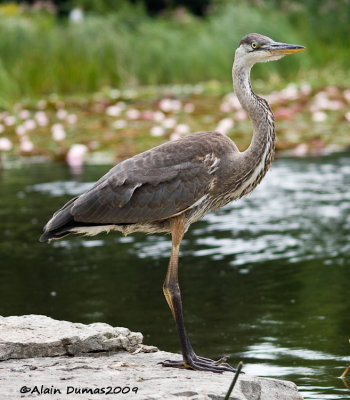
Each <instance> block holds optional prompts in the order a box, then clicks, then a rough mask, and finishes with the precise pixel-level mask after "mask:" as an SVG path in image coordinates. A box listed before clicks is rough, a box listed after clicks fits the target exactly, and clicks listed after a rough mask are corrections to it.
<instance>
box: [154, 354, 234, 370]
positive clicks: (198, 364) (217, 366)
mask: <svg viewBox="0 0 350 400" xmlns="http://www.w3.org/2000/svg"><path fill="white" fill-rule="evenodd" d="M226 360H227V359H226V358H225V357H223V358H220V360H217V361H213V360H211V359H209V358H205V357H198V356H196V355H194V356H191V357H189V358H188V359H187V360H186V361H184V360H182V361H172V360H165V361H163V362H161V363H160V364H162V365H163V367H173V368H185V369H193V370H196V371H210V372H216V373H222V372H225V371H229V372H236V370H235V369H234V368H232V367H231V365H230V364H228V363H226Z"/></svg>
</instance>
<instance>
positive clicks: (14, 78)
mask: <svg viewBox="0 0 350 400" xmlns="http://www.w3.org/2000/svg"><path fill="white" fill-rule="evenodd" d="M79 3H82V6H84V7H85V8H88V4H89V3H91V1H89V0H80V1H79ZM110 3H111V4H112V3H114V2H112V1H109V0H104V1H101V2H94V4H96V6H95V8H94V9H91V10H90V12H85V13H84V17H83V19H82V20H81V21H80V22H75V23H73V22H72V21H71V20H69V19H68V18H67V19H62V18H60V19H58V18H57V17H56V16H55V15H54V14H50V13H49V12H44V11H42V12H40V10H39V11H38V10H36V11H35V10H34V11H33V10H27V11H23V10H22V9H21V8H20V7H19V6H15V5H13V4H5V5H2V6H1V7H0V86H1V93H0V104H2V105H4V104H7V103H13V102H14V101H18V100H19V99H23V98H38V97H39V96H42V95H45V94H48V93H52V92H57V93H61V94H70V93H89V92H93V91H96V90H98V89H99V88H101V87H103V86H113V87H123V86H124V87H125V86H135V85H149V84H168V83H195V82H199V81H207V80H221V81H225V82H230V80H231V77H230V68H231V62H232V58H233V53H234V50H235V47H236V46H237V44H238V42H239V40H240V38H241V37H242V36H243V35H245V34H247V33H249V32H259V33H263V34H265V35H268V36H271V37H272V38H274V39H275V40H278V41H287V42H295V43H299V44H303V45H306V47H307V52H305V53H304V54H302V55H299V56H296V57H290V58H289V57H288V58H287V59H285V60H282V61H281V62H279V63H273V64H269V65H268V66H267V67H266V66H265V65H259V67H257V68H256V72H254V73H255V76H258V77H259V76H260V77H263V78H264V80H265V81H266V80H268V81H269V83H270V82H271V81H273V82H277V83H278V81H279V79H280V78H279V76H282V77H285V78H288V79H291V78H293V77H296V75H299V76H298V79H300V78H307V79H308V80H311V81H312V82H313V83H335V82H336V83H339V81H342V83H345V84H347V83H349V81H348V79H349V78H346V71H347V68H348V67H347V65H348V57H349V55H348V54H349V48H348V30H349V26H350V25H349V18H348V16H349V4H348V2H347V1H345V0H333V1H324V2H322V3H320V2H317V1H316V0H309V1H308V2H305V3H303V2H302V1H299V0H293V1H284V2H283V1H282V2H277V0H266V1H258V0H250V1H249V2H245V1H242V0H236V1H220V2H214V3H213V4H214V5H215V7H213V8H212V9H211V11H210V12H209V13H208V14H207V15H206V16H205V17H203V18H199V17H196V16H194V15H193V14H190V13H188V12H186V11H185V10H177V11H176V10H175V11H174V12H173V13H167V14H165V15H159V16H157V17H151V16H150V15H149V14H148V13H147V12H146V10H145V7H144V6H143V5H142V4H139V3H137V4H135V5H132V4H130V3H128V2H126V1H121V2H115V3H114V4H118V6H117V5H116V6H115V7H114V8H112V6H110V7H111V10H112V11H113V12H110V13H99V12H97V11H96V10H97V4H99V7H100V8H101V7H102V8H103V7H107V9H108V7H109V4H110ZM72 4H73V3H72ZM102 8H101V10H100V11H101V12H102V11H103V9H102ZM105 10H106V9H105ZM344 77H345V78H344ZM344 79H345V82H344ZM325 81H327V82H325Z"/></svg>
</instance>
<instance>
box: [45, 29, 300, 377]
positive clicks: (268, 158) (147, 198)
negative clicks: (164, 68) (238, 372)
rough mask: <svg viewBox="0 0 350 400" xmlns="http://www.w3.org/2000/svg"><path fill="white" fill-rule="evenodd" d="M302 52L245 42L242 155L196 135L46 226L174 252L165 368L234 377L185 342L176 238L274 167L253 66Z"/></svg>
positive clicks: (217, 137) (227, 143)
mask: <svg viewBox="0 0 350 400" xmlns="http://www.w3.org/2000/svg"><path fill="white" fill-rule="evenodd" d="M303 49H304V47H303V46H298V45H294V44H286V43H279V42H274V41H273V40H272V39H270V38H268V37H266V36H263V35H259V34H256V33H252V34H249V35H247V36H245V37H244V38H243V39H242V40H241V42H240V44H239V46H238V48H237V50H236V54H235V60H234V64H233V68H232V76H233V82H234V89H235V92H236V94H237V96H238V99H239V101H240V102H241V104H242V106H243V108H244V109H245V110H246V112H247V113H248V114H249V117H250V119H251V120H252V123H253V138H252V141H251V144H250V146H249V147H248V149H247V150H245V151H243V152H240V151H239V150H238V148H237V146H236V145H235V144H234V143H233V142H232V141H231V140H230V139H229V138H228V137H226V136H225V135H223V134H221V133H218V132H200V133H195V134H192V135H189V136H186V137H183V138H181V139H179V140H175V141H172V142H168V143H164V144H162V145H160V146H157V147H154V148H153V149H150V150H148V151H145V152H144V153H141V154H138V155H135V156H134V157H131V158H129V159H127V160H125V161H122V162H120V163H119V164H117V165H116V166H115V167H113V168H112V169H111V170H110V171H109V172H107V174H106V175H104V176H103V177H102V178H101V179H100V180H98V181H97V182H96V183H95V185H94V186H93V187H92V188H91V189H90V190H88V191H87V192H85V193H83V194H82V195H80V196H78V197H75V198H74V199H72V200H70V201H68V203H66V204H65V205H64V206H63V207H62V208H61V209H60V210H58V211H57V212H56V213H55V214H54V215H53V217H52V218H51V219H50V220H49V222H48V223H47V224H46V226H45V227H44V233H43V234H42V236H41V238H40V240H41V241H50V240H54V239H61V238H62V237H63V236H66V235H68V234H69V233H83V234H86V235H96V234H98V233H100V232H109V231H112V230H117V231H120V232H122V233H123V234H124V235H128V234H130V233H133V232H136V231H140V232H147V233H155V232H166V233H170V234H171V237H172V250H171V257H170V262H169V267H168V271H167V274H166V278H165V281H164V285H163V291H164V295H165V298H166V300H167V302H168V305H169V307H170V309H171V312H172V314H173V317H174V319H175V322H176V325H177V329H178V334H179V337H180V344H181V349H182V355H183V360H181V361H171V360H166V361H164V362H163V363H162V364H163V366H166V367H178V368H189V369H194V370H205V371H212V372H222V371H233V368H232V367H231V366H230V365H229V364H227V363H226V362H225V361H226V360H225V359H221V360H219V361H213V360H210V359H207V358H203V357H199V356H197V355H196V354H195V353H194V351H193V349H192V346H191V344H190V341H189V338H188V336H187V333H186V330H185V325H184V318H183V313H182V302H181V295H180V288H179V282H178V258H179V249H180V243H181V240H182V238H183V236H184V234H185V232H186V231H187V229H188V228H189V226H190V225H191V224H192V223H193V222H195V221H197V220H198V219H200V218H201V217H203V216H204V214H206V213H207V212H208V211H212V210H217V209H218V208H220V207H222V206H224V205H225V204H227V203H229V202H230V201H232V200H235V199H238V198H240V197H242V196H244V195H246V194H247V193H249V192H250V191H252V190H253V189H254V188H255V187H256V186H257V184H258V183H259V182H260V181H261V179H262V178H263V177H264V175H265V173H266V171H267V170H268V168H269V167H270V165H271V162H272V158H273V154H274V144H275V127H274V118H273V114H272V111H271V109H270V107H269V105H268V103H267V102H266V100H264V99H262V98H261V97H259V96H257V95H256V94H255V93H254V92H253V91H252V88H251V84H250V70H251V68H252V66H253V65H254V64H255V63H257V62H264V61H272V60H278V59H280V58H282V57H283V56H285V55H286V54H292V53H296V52H298V51H301V50H303Z"/></svg>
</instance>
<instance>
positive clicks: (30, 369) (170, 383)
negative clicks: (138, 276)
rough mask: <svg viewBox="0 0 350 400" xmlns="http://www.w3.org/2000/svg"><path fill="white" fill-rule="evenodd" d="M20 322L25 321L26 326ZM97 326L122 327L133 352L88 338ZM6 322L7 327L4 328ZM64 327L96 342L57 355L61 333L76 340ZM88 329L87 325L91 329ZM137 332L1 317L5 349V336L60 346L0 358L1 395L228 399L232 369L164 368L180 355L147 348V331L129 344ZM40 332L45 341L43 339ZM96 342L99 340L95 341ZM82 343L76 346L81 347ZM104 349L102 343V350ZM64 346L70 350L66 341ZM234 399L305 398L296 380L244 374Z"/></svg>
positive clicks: (14, 398) (12, 399)
mask: <svg viewBox="0 0 350 400" xmlns="http://www.w3.org/2000/svg"><path fill="white" fill-rule="evenodd" d="M21 321H22V322H23V321H25V323H24V325H23V329H22V327H21ZM30 321H32V322H33V324H31V322H30ZM45 321H46V322H47V323H50V324H51V326H53V325H54V324H57V325H56V327H59V326H60V327H61V328H60V331H59V332H58V330H56V332H52V334H53V336H52V338H50V337H48V336H45V335H43V332H44V331H45V329H46V328H45V327H43V326H42V324H43V323H45ZM52 321H54V322H52ZM11 324H12V325H13V326H15V331H16V333H15V334H14V335H13V337H12V342H9V341H8V339H9V335H10V331H11V329H10V326H11ZM96 325H97V330H98V333H97V334H96V332H95V335H97V337H99V336H98V335H99V334H101V330H100V328H101V325H102V326H103V330H102V332H106V329H107V331H108V332H114V333H115V334H116V335H117V337H119V336H120V335H121V332H124V334H123V335H124V336H123V337H129V336H130V338H129V339H128V341H127V344H126V347H127V348H128V350H129V351H132V353H130V352H129V351H126V350H125V348H124V349H121V348H119V347H118V352H115V353H110V351H111V350H110V349H109V345H102V344H101V343H104V339H103V337H105V336H104V335H103V334H102V339H101V338H100V337H99V339H98V340H97V342H96V341H94V340H92V339H89V340H87V339H86V338H91V337H93V335H92V336H91V335H90V333H91V332H90V329H94V328H96ZM35 326H39V330H38V331H39V332H40V335H39V334H38V332H36V329H35ZM77 326H78V328H77ZM3 327H6V329H4V331H3ZM63 327H65V328H67V329H68V331H69V332H71V333H72V334H74V335H75V336H74V337H76V331H75V329H81V331H82V332H87V333H86V334H85V333H84V335H82V336H81V337H80V339H83V338H85V339H86V340H85V342H84V340H82V343H83V344H84V345H83V346H82V348H83V349H85V350H87V349H88V348H89V347H86V343H93V344H94V345H93V346H92V348H93V351H92V352H91V351H87V352H85V353H82V352H81V353H80V354H84V356H82V355H80V356H74V357H72V354H75V353H74V352H72V350H70V348H69V347H68V349H69V351H68V352H66V353H65V354H66V355H60V354H57V353H58V351H57V349H61V347H60V346H61V345H60V344H59V343H61V339H62V337H63V338H66V339H67V338H68V339H69V340H71V337H70V336H69V335H68V336H67V330H65V329H63ZM70 329H72V330H70ZM86 329H88V330H87V331H86ZM120 329H121V330H122V331H120ZM115 330H116V331H115ZM21 332H22V333H23V338H22V334H21ZM46 332H48V331H46ZM64 332H65V333H64ZM116 332H119V333H118V334H117V333H116ZM128 332H129V333H128ZM133 334H134V333H133V332H130V331H129V330H128V329H126V328H113V327H111V326H109V325H107V324H91V325H83V324H73V323H69V322H66V321H55V320H52V319H51V318H48V317H43V316H35V315H34V316H23V317H7V318H3V317H1V318H0V349H2V348H3V345H4V341H3V340H4V338H5V339H6V340H7V343H16V345H17V347H18V348H19V347H20V345H21V344H22V345H23V346H24V347H28V349H29V348H30V347H31V346H32V344H34V346H37V347H36V348H40V345H41V344H42V345H43V346H44V345H45V348H46V350H45V351H46V352H49V350H48V349H47V347H48V346H51V345H52V347H53V348H55V351H52V354H51V353H50V355H51V356H50V357H43V356H42V354H43V353H42V352H39V353H38V354H41V355H40V356H39V357H38V358H35V357H33V358H22V359H19V356H20V353H19V352H12V354H15V355H16V359H9V358H8V359H7V360H4V361H2V362H0V398H1V399H4V400H18V399H32V398H38V399H39V398H40V399H50V400H68V399H84V400H93V399H98V400H100V399H114V400H115V399H118V398H121V399H135V400H161V399H162V400H175V399H176V400H223V398H224V396H225V394H226V392H227V390H228V388H229V386H230V383H231V381H232V378H233V374H232V373H230V372H225V373H223V374H214V373H211V372H199V371H189V370H183V369H175V368H164V367H162V366H161V365H160V364H159V363H160V362H161V361H163V360H165V359H180V358H181V356H180V355H179V354H172V353H166V352H163V351H156V352H151V353H145V352H144V351H154V350H156V348H153V347H148V346H144V345H142V343H141V341H142V335H141V334H139V333H136V334H135V335H136V336H135V337H137V338H138V339H137V344H134V345H131V346H130V343H134V340H136V339H132V338H133V337H134V335H133ZM85 335H86V336H85ZM107 336H108V335H107ZM40 337H41V340H42V342H40V340H39V339H40ZM140 338H141V341H140ZM22 339H23V340H22ZM34 339H35V340H34ZM100 339H101V341H100ZM111 339H113V337H107V339H106V340H107V342H108V340H111ZM121 342H122V341H121ZM57 343H58V344H57ZM74 343H76V342H74ZM77 343H79V340H77ZM95 343H99V344H98V345H95ZM124 344H125V343H124ZM79 346H80V345H79ZM79 346H78V345H77V346H73V347H72V348H73V349H76V348H81V347H79ZM106 346H107V347H106ZM99 348H102V350H100V352H99V350H98V349H99ZM106 348H108V349H109V350H108V352H106ZM28 349H27V350H26V351H24V352H22V354H23V355H28V354H29V353H30V352H29V350H28ZM63 349H67V346H66V347H63ZM60 351H61V350H60ZM6 354H7V356H6V357H8V355H9V352H7V353H6ZM77 354H78V353H77ZM52 355H54V356H52ZM69 355H70V356H69ZM3 359H4V358H3ZM21 391H22V393H21ZM108 391H111V393H110V394H106V393H107V392H108ZM113 392H114V394H113ZM230 399H231V400H302V399H303V398H302V396H301V395H300V394H299V393H298V390H297V387H296V385H295V384H294V383H292V382H288V381H281V380H277V379H267V378H258V377H253V376H248V375H244V374H242V375H240V377H239V379H238V381H237V384H236V386H235V388H234V391H233V392H232V394H231V397H230Z"/></svg>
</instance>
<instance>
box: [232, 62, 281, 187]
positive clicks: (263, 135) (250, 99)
mask: <svg viewBox="0 0 350 400" xmlns="http://www.w3.org/2000/svg"><path fill="white" fill-rule="evenodd" d="M232 77H233V85H234V89H235V92H236V95H237V97H238V99H239V101H240V103H241V105H242V107H243V108H244V110H245V111H246V112H247V113H248V115H249V117H250V119H251V121H252V123H253V138H252V141H251V143H250V146H249V147H248V149H247V150H246V151H244V152H243V153H242V156H243V159H244V166H245V168H244V169H245V170H246V172H247V173H248V172H249V171H251V172H252V173H254V172H255V173H256V174H259V177H260V176H261V177H260V179H261V178H262V177H263V176H264V175H265V173H266V171H267V169H268V168H269V167H270V165H271V162H272V159H273V155H274V149H275V124H274V118H273V114H272V111H271V109H270V107H269V105H268V103H267V102H266V100H264V99H262V98H260V97H259V96H257V95H256V94H255V93H254V92H253V91H252V87H251V84H250V68H247V66H245V65H241V64H239V63H236V62H235V63H234V65H233V69H232ZM259 170H260V171H259ZM260 179H259V180H258V182H259V181H260ZM258 182H257V183H258Z"/></svg>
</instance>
